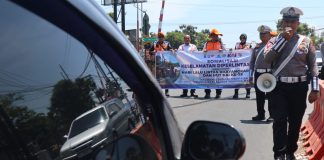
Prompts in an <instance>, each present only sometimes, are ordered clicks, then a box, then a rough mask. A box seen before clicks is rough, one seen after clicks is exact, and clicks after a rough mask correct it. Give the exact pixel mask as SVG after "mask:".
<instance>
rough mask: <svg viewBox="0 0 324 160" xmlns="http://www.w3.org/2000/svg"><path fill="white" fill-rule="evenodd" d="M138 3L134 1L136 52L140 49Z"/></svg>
mask: <svg viewBox="0 0 324 160" xmlns="http://www.w3.org/2000/svg"><path fill="white" fill-rule="evenodd" d="M138 10H139V8H138V2H137V0H136V19H137V21H136V22H137V24H136V27H137V28H136V49H137V52H139V49H140V46H139V20H138Z"/></svg>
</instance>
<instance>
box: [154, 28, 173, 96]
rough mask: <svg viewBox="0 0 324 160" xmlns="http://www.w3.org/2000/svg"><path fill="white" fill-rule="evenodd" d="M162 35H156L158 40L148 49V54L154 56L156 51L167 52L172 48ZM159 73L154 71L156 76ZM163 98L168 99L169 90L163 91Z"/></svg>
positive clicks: (161, 33) (160, 33)
mask: <svg viewBox="0 0 324 160" xmlns="http://www.w3.org/2000/svg"><path fill="white" fill-rule="evenodd" d="M164 37H165V36H164V33H163V32H159V33H158V40H157V41H155V42H154V43H153V46H152V47H151V48H150V54H152V55H154V54H155V53H156V52H158V51H168V50H171V49H172V47H171V45H170V43H169V42H168V41H165V40H164ZM160 72H161V71H158V70H157V71H156V74H160ZM165 96H167V97H169V96H170V95H169V89H165Z"/></svg>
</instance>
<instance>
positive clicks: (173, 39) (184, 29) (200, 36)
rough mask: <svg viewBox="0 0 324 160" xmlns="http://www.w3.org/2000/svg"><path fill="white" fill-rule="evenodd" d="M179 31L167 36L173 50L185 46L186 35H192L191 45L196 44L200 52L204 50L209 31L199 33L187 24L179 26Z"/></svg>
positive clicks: (169, 33) (195, 28)
mask: <svg viewBox="0 0 324 160" xmlns="http://www.w3.org/2000/svg"><path fill="white" fill-rule="evenodd" d="M179 29H180V31H179V30H175V31H172V32H168V33H167V36H166V40H167V41H169V42H170V43H171V45H172V47H173V48H178V47H179V46H180V45H181V44H183V37H184V36H185V35H190V37H191V43H193V44H195V45H196V46H197V48H198V49H200V50H201V49H202V48H203V46H204V44H205V42H207V41H208V34H209V30H208V29H204V30H202V31H201V32H197V31H196V30H197V27H195V26H192V25H185V24H183V25H181V26H179Z"/></svg>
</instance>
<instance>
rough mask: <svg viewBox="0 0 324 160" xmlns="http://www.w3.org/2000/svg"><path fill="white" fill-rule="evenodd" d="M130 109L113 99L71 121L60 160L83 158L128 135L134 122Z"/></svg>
mask: <svg viewBox="0 0 324 160" xmlns="http://www.w3.org/2000/svg"><path fill="white" fill-rule="evenodd" d="M129 109H130V107H127V106H126V105H124V104H123V103H122V102H121V101H120V100H119V99H117V98H114V99H111V100H108V101H107V102H104V103H102V104H100V105H99V106H97V107H95V108H93V109H91V110H89V111H87V112H85V113H83V114H82V115H80V116H78V117H77V118H76V119H75V120H73V121H72V124H71V127H70V131H69V134H68V135H67V140H66V142H65V143H64V144H63V146H62V147H61V150H60V154H61V156H60V157H61V158H62V159H70V158H74V157H79V158H82V157H84V156H86V155H87V154H89V153H91V152H92V151H93V150H96V149H97V148H98V147H100V146H101V145H103V144H104V143H110V142H111V141H112V140H113V136H118V135H124V134H127V133H129V132H130V130H131V128H132V124H131V123H132V120H133V119H134V118H132V117H133V116H132V114H131V111H130V110H129Z"/></svg>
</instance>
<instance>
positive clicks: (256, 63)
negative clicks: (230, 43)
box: [250, 43, 271, 71]
mask: <svg viewBox="0 0 324 160" xmlns="http://www.w3.org/2000/svg"><path fill="white" fill-rule="evenodd" d="M263 47H265V44H263V43H260V44H258V45H257V46H256V47H255V48H254V49H253V52H252V56H251V61H250V69H251V70H252V71H254V70H255V69H270V68H271V65H270V64H269V63H266V62H264V54H263V53H264V49H263Z"/></svg>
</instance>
